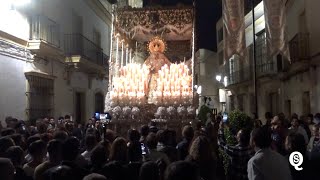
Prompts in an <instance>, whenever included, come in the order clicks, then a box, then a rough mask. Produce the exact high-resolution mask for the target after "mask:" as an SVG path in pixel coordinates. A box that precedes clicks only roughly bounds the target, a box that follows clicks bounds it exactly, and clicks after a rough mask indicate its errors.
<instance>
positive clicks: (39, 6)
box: [0, 0, 112, 122]
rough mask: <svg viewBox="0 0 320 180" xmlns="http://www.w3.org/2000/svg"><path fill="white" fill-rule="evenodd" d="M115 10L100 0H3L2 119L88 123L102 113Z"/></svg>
mask: <svg viewBox="0 0 320 180" xmlns="http://www.w3.org/2000/svg"><path fill="white" fill-rule="evenodd" d="M14 2H20V3H21V4H15V3H14ZM111 10H112V8H111V4H109V3H108V1H99V0H68V1H63V0H55V1H52V0H41V1H40V0H21V1H13V0H1V1H0V22H1V23H0V77H1V78H0V86H1V89H0V93H1V97H0V106H1V110H0V119H1V120H4V118H5V117H6V116H13V117H16V118H18V119H23V120H28V119H35V118H40V117H43V116H54V117H56V118H57V117H58V116H64V115H66V114H69V115H71V116H72V117H73V119H74V120H76V121H78V122H80V121H81V122H84V121H85V120H87V119H88V118H89V117H92V115H93V113H94V112H96V111H103V109H104V97H105V94H106V93H107V88H106V87H107V86H108V78H105V77H107V76H108V55H109V53H110V33H111Z"/></svg>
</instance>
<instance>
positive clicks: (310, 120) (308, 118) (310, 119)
mask: <svg viewBox="0 0 320 180" xmlns="http://www.w3.org/2000/svg"><path fill="white" fill-rule="evenodd" d="M307 122H308V124H312V123H313V114H308V116H307Z"/></svg>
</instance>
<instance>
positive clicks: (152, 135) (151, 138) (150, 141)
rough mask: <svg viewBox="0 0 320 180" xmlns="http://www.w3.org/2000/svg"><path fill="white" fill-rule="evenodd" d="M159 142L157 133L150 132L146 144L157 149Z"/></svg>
mask: <svg viewBox="0 0 320 180" xmlns="http://www.w3.org/2000/svg"><path fill="white" fill-rule="evenodd" d="M157 144H158V140H157V135H156V134H155V133H149V134H148V136H147V138H146V145H147V146H148V148H149V149H156V148H157Z"/></svg>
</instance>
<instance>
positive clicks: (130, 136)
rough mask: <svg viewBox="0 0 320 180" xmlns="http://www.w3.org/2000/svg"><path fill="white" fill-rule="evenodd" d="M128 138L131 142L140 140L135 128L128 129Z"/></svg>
mask: <svg viewBox="0 0 320 180" xmlns="http://www.w3.org/2000/svg"><path fill="white" fill-rule="evenodd" d="M128 139H129V141H131V142H139V140H140V133H139V131H137V130H135V129H129V131H128Z"/></svg>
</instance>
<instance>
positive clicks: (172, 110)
mask: <svg viewBox="0 0 320 180" xmlns="http://www.w3.org/2000/svg"><path fill="white" fill-rule="evenodd" d="M167 112H168V114H169V115H171V116H172V115H174V114H175V113H176V108H174V107H173V106H169V107H168V108H167Z"/></svg>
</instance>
